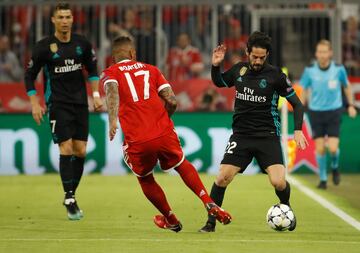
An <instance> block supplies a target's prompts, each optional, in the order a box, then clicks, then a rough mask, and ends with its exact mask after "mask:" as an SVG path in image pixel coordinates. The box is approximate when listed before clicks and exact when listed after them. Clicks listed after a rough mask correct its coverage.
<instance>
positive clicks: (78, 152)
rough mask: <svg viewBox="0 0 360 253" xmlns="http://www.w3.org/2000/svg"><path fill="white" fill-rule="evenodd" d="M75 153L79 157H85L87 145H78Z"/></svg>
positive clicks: (75, 147)
mask: <svg viewBox="0 0 360 253" xmlns="http://www.w3.org/2000/svg"><path fill="white" fill-rule="evenodd" d="M73 152H74V153H73V155H75V156H77V157H85V156H86V145H76V146H74V148H73Z"/></svg>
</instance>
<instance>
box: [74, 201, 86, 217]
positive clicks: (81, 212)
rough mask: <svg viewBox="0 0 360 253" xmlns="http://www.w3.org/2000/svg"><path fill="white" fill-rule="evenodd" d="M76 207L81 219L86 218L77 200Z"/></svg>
mask: <svg viewBox="0 0 360 253" xmlns="http://www.w3.org/2000/svg"><path fill="white" fill-rule="evenodd" d="M74 205H75V209H76V212H77V214H78V215H79V217H80V218H83V217H84V213H83V211H82V210H81V209H80V207H79V206H78V204H77V201H76V200H75V203H74Z"/></svg>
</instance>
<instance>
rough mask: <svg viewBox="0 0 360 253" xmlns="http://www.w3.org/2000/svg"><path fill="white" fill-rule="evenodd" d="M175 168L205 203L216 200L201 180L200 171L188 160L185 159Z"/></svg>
mask: <svg viewBox="0 0 360 253" xmlns="http://www.w3.org/2000/svg"><path fill="white" fill-rule="evenodd" d="M175 170H176V171H177V172H178V173H179V174H180V176H181V178H182V180H183V181H184V183H185V184H186V185H187V187H189V188H190V189H191V190H192V191H193V192H194V193H195V194H196V196H198V197H199V198H200V199H201V201H202V202H203V203H204V205H206V204H207V203H212V202H214V201H213V200H212V199H211V198H210V196H209V194H208V193H207V191H206V189H205V187H204V185H203V183H202V182H201V179H200V177H199V174H198V172H197V171H196V169H195V168H194V166H193V165H192V164H191V163H190V162H189V161H188V160H186V159H185V160H184V162H182V163H181V164H180V165H179V166H178V167H177V168H175Z"/></svg>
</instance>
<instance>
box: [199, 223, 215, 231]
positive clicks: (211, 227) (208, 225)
mask: <svg viewBox="0 0 360 253" xmlns="http://www.w3.org/2000/svg"><path fill="white" fill-rule="evenodd" d="M199 232H200V233H211V232H215V224H214V223H211V222H206V224H205V226H203V227H202V228H200V229H199Z"/></svg>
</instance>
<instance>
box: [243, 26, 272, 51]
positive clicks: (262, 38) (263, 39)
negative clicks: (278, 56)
mask: <svg viewBox="0 0 360 253" xmlns="http://www.w3.org/2000/svg"><path fill="white" fill-rule="evenodd" d="M246 46H247V50H248V53H250V52H251V50H252V48H253V47H259V48H263V49H266V50H267V52H270V50H271V38H270V37H269V35H267V34H266V33H263V32H259V31H256V32H253V33H252V34H251V35H250V37H249V39H248V42H247V45H246Z"/></svg>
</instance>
